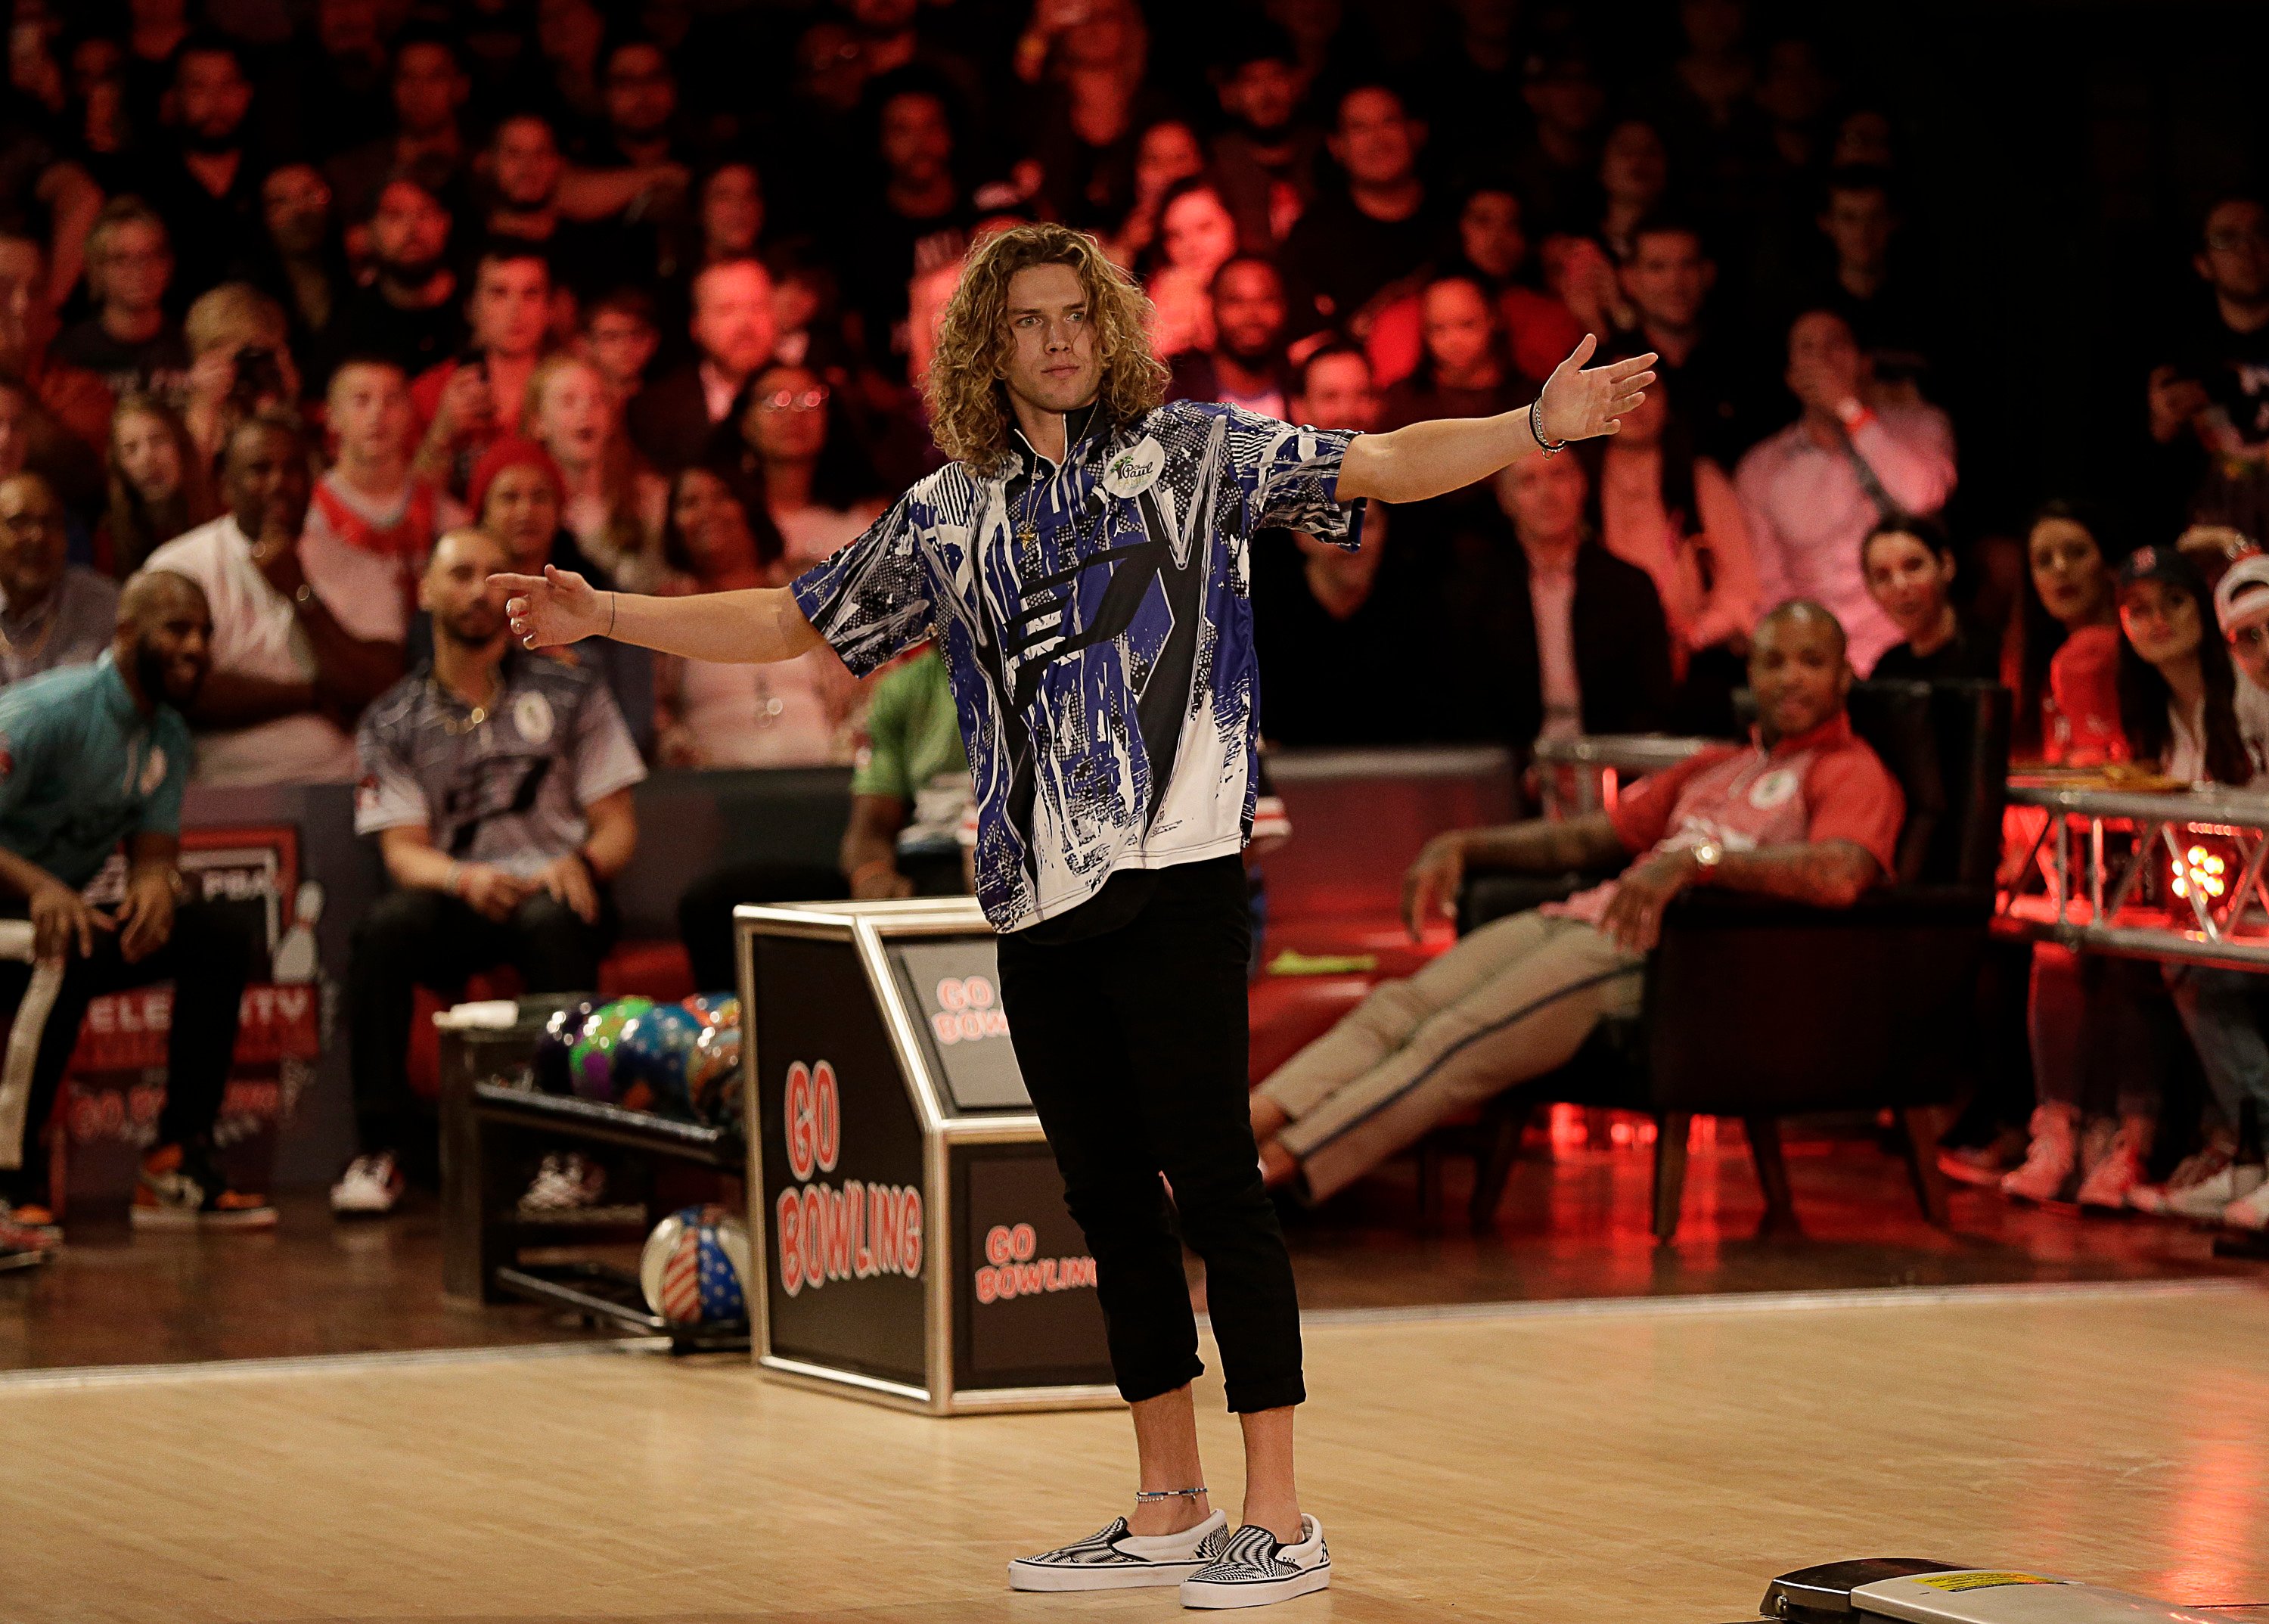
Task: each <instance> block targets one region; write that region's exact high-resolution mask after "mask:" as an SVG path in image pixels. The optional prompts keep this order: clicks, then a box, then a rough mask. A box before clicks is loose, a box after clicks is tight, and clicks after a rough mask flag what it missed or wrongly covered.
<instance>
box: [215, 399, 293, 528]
mask: <svg viewBox="0 0 2269 1624" xmlns="http://www.w3.org/2000/svg"><path fill="white" fill-rule="evenodd" d="M220 476H221V493H222V495H223V496H225V498H227V501H228V511H229V512H230V513H231V514H233V516H234V517H235V520H236V522H237V528H240V529H241V530H242V531H243V532H244V534H245V535H247V536H248V537H249V538H250V539H251V540H253V541H255V542H257V541H259V539H260V538H261V537H262V536H263V535H277V536H290V537H292V538H293V539H294V540H297V538H298V537H299V533H300V531H302V530H303V529H305V528H307V495H308V491H309V489H310V486H309V481H308V474H307V447H305V446H303V445H301V444H300V443H299V436H298V435H296V434H294V433H292V432H291V431H290V430H289V429H286V428H284V427H282V426H280V425H279V424H273V423H262V422H259V421H257V420H255V421H251V422H248V423H245V424H240V425H239V427H238V429H237V431H236V432H235V433H233V434H232V435H230V436H229V438H228V449H227V451H226V452H225V453H224V454H222V457H221V469H220Z"/></svg>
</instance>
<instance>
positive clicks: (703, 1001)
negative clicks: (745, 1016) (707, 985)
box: [685, 993, 741, 1026]
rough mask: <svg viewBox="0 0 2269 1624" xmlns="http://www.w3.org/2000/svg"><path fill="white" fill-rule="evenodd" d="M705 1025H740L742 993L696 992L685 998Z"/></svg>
mask: <svg viewBox="0 0 2269 1624" xmlns="http://www.w3.org/2000/svg"><path fill="white" fill-rule="evenodd" d="M685 1008H688V1009H691V1011H692V1012H693V1013H694V1015H695V1016H696V1017H698V1019H699V1021H700V1022H701V1024H702V1025H704V1026H738V1025H740V1023H741V1000H740V995H739V994H738V993H695V994H694V995H693V996H692V997H691V998H689V999H687V1000H685Z"/></svg>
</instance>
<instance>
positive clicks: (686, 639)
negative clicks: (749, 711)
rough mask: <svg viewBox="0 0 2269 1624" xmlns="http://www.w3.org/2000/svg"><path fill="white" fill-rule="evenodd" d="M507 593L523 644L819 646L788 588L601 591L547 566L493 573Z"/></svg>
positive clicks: (791, 649) (693, 648) (751, 656)
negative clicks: (690, 593) (539, 570)
mask: <svg viewBox="0 0 2269 1624" xmlns="http://www.w3.org/2000/svg"><path fill="white" fill-rule="evenodd" d="M489 579H490V581H491V583H492V584H493V585H496V586H499V587H503V588H504V589H505V590H506V592H508V593H510V594H512V595H511V597H510V598H509V600H507V601H506V604H505V613H506V615H507V616H509V617H510V618H511V621H512V634H513V635H514V637H516V638H518V639H520V640H521V645H522V646H525V647H528V648H551V647H553V646H557V645H558V644H561V643H574V642H580V640H581V639H584V638H595V637H598V638H612V639H615V640H616V641H617V642H618V643H635V644H637V645H638V646H639V647H640V648H651V649H654V650H656V651H658V652H660V653H665V654H676V655H677V656H679V657H680V658H681V659H685V660H706V661H711V662H713V663H714V664H718V665H763V664H765V663H768V662H770V661H775V660H793V659H795V657H796V656H797V655H798V654H802V653H809V652H810V651H811V650H813V649H815V648H817V647H818V646H820V640H821V639H820V636H819V633H818V632H817V631H813V630H812V626H811V622H810V621H809V620H807V619H805V618H804V614H803V611H802V609H799V608H797V607H796V602H795V594H794V593H792V592H790V591H789V590H788V589H787V587H750V588H748V589H746V590H744V591H741V592H710V593H703V594H700V595H698V596H696V597H689V598H649V597H642V596H640V595H639V594H636V593H630V592H601V591H598V590H597V589H596V588H595V587H593V586H592V585H591V583H590V582H588V581H587V580H585V579H583V578H582V577H581V576H580V575H578V574H576V573H575V572H574V571H573V570H562V569H558V568H556V567H554V566H553V565H548V564H547V565H544V566H543V574H541V575H491V576H490V577H489Z"/></svg>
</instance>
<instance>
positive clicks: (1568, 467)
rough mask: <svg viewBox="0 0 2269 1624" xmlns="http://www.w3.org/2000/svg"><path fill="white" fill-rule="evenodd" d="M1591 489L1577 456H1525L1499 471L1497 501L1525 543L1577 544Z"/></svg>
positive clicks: (1523, 543)
mask: <svg viewBox="0 0 2269 1624" xmlns="http://www.w3.org/2000/svg"><path fill="white" fill-rule="evenodd" d="M1590 488H1591V483H1590V481H1589V480H1588V479H1587V478H1586V477H1585V474H1584V465H1583V464H1582V463H1581V462H1578V461H1577V460H1576V459H1575V458H1573V457H1523V458H1521V460H1520V461H1518V462H1515V463H1512V464H1511V465H1510V466H1508V467H1506V468H1505V469H1502V470H1500V471H1499V473H1498V474H1497V506H1499V507H1500V508H1502V509H1503V510H1504V516H1505V517H1506V518H1508V519H1510V520H1512V528H1513V533H1514V534H1515V535H1518V536H1519V538H1520V541H1521V544H1522V545H1523V546H1526V547H1535V546H1541V547H1564V546H1573V545H1574V544H1575V543H1576V540H1577V538H1578V536H1580V535H1582V534H1583V527H1584V496H1585V492H1586V491H1588V490H1589V489H1590Z"/></svg>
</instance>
